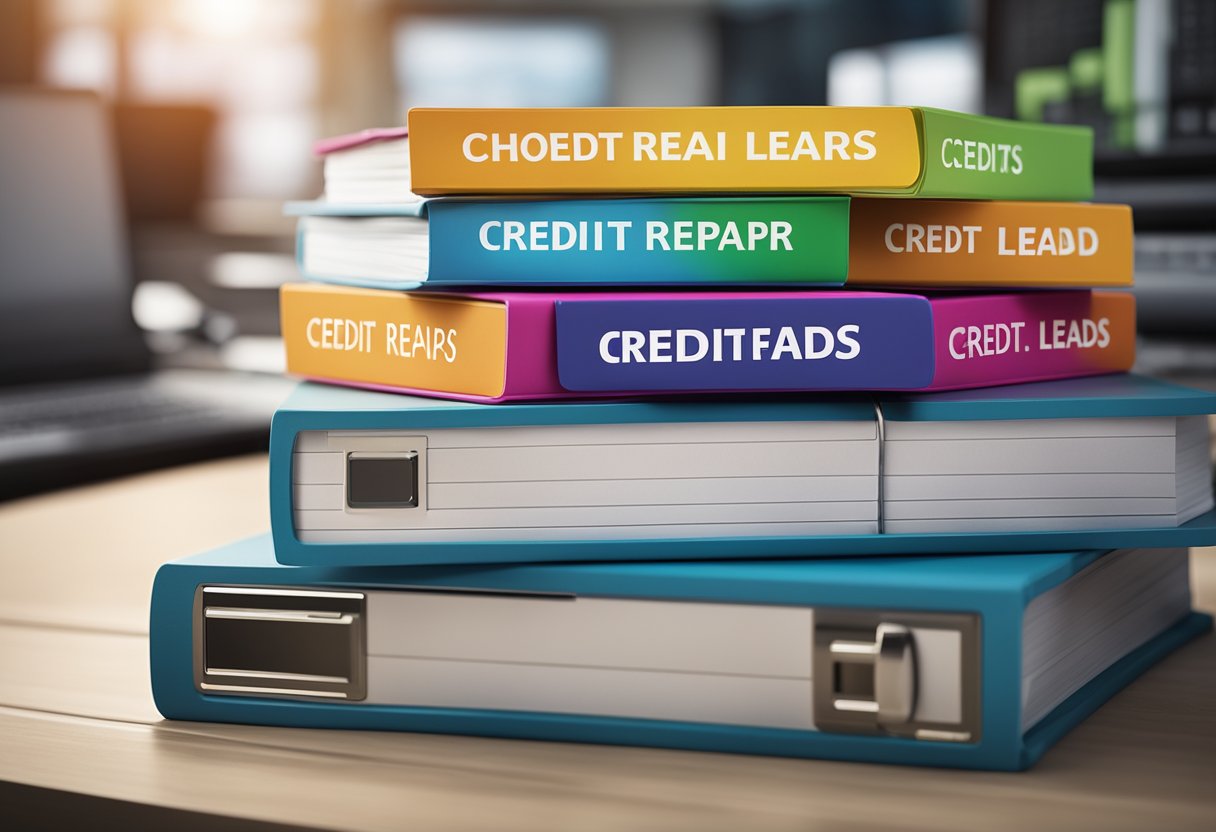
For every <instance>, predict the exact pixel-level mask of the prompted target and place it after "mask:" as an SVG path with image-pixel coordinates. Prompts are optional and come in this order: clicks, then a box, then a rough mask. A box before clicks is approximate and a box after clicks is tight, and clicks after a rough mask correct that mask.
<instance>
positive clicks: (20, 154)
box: [0, 91, 145, 383]
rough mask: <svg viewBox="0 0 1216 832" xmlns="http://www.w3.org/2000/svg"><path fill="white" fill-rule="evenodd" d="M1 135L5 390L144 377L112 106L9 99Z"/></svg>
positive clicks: (35, 96)
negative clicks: (118, 374)
mask: <svg viewBox="0 0 1216 832" xmlns="http://www.w3.org/2000/svg"><path fill="white" fill-rule="evenodd" d="M0 124H3V125H4V129H3V130H0V383H12V382H19V381H29V380H35V379H38V378H42V377H55V378H60V377H65V376H70V375H87V374H91V373H95V372H97V371H99V370H103V369H105V370H111V369H112V370H120V369H126V368H129V369H134V368H136V367H138V366H140V365H141V364H142V360H143V356H144V355H145V353H144V351H143V348H142V344H141V341H140V335H139V333H138V331H137V330H136V329H135V326H134V323H133V321H132V319H131V307H130V304H131V287H130V283H129V277H128V273H127V256H126V251H125V245H126V240H125V231H124V227H123V221H122V205H121V197H120V194H119V189H118V173H117V170H116V169H115V163H114V157H113V150H112V147H111V144H110V137H109V125H108V123H107V121H106V118H105V114H104V112H103V110H102V108H101V104H100V103H99V102H98V101H97V99H96V98H95V97H94V96H92V95H89V94H74V93H62V92H16V91H14V92H3V93H0Z"/></svg>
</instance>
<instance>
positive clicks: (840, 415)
mask: <svg viewBox="0 0 1216 832" xmlns="http://www.w3.org/2000/svg"><path fill="white" fill-rule="evenodd" d="M878 404H879V405H880V407H881V414H882V419H883V420H885V422H886V423H893V422H949V421H985V420H1011V419H1014V420H1020V419H1071V418H1103V417H1126V418H1133V417H1151V416H1168V417H1175V416H1177V417H1181V416H1189V415H1196V414H1207V413H1213V412H1216V394H1213V393H1207V392H1204V391H1200V390H1193V389H1189V388H1185V387H1180V386H1176V385H1171V384H1166V383H1164V382H1159V381H1155V380H1152V379H1148V378H1143V377H1138V376H1134V375H1115V376H1102V377H1095V378H1087V379H1076V380H1066V381H1055V382H1045V383H1039V384H1024V385H1013V386H1009V387H1003V388H990V389H982V390H967V391H958V392H950V393H936V394H917V395H893V396H884V397H883V398H882V399H881V400H880V401H879V402H878ZM876 419H877V416H876V410H875V400H873V399H870V398H868V397H841V398H831V399H828V398H815V399H801V400H800V399H793V398H790V397H780V398H776V397H775V398H771V399H767V400H763V399H758V400H754V401H739V400H737V399H736V400H732V399H725V398H723V399H718V400H713V401H695V402H694V401H687V400H684V401H681V400H670V401H644V402H563V403H559V404H551V403H539V404H518V405H511V406H508V407H504V406H485V405H478V404H471V403H464V402H452V401H443V400H438V399H434V400H432V399H418V398H410V397H402V396H396V395H391V394H381V393H372V392H366V391H356V390H349V389H344V388H336V387H328V386H323V385H314V384H303V385H301V386H300V387H299V388H298V389H297V390H296V392H295V393H294V394H293V396H292V397H291V398H289V400H288V401H287V402H286V403H285V404H284V405H283V406H282V407H281V408H280V409H279V410H278V412H277V413H276V414H275V416H274V420H273V423H272V427H271V439H270V494H271V528H272V532H273V535H274V541H275V551H276V553H277V557H278V559H279V560H280V561H281V562H283V563H285V564H293V565H344V566H352V565H422V564H442V563H513V562H538V561H585V560H680V559H695V560H705V559H715V558H772V557H808V556H842V555H913V554H947V553H967V552H1025V551H1040V552H1051V551H1061V550H1069V549H1078V548H1080V549H1110V548H1118V547H1170V546H1210V545H1216V511H1206V512H1205V513H1203V514H1201V515H1199V516H1198V517H1195V518H1193V519H1191V520H1189V521H1188V522H1186V523H1184V524H1182V525H1178V526H1170V527H1158V528H1132V527H1130V526H1129V527H1128V528H1105V529H1073V530H1064V531H1040V530H1023V531H1002V532H999V533H996V532H958V533H946V534H927V533H891V532H889V531H888V532H886V533H878V534H833V533H828V534H818V535H811V534H795V535H766V536H743V537H708V538H706V537H699V538H692V537H679V536H665V537H659V536H656V537H654V538H648V539H639V538H637V537H634V538H631V539H545V540H519V539H515V540H511V539H505V538H500V539H490V538H488V539H483V540H468V541H446V540H429V541H426V540H411V541H391V542H376V541H371V542H363V541H356V542H351V541H345V540H343V541H310V542H304V541H302V540H301V539H300V535H299V533H298V532H297V528H296V521H295V515H294V513H293V499H294V498H293V477H294V468H295V462H293V451H294V449H295V446H296V441H297V437H298V435H299V434H301V432H306V431H372V432H374V431H407V432H408V431H420V432H422V431H427V430H431V429H439V428H442V429H449V428H462V429H463V428H486V427H521V426H541V427H547V426H554V427H556V426H563V425H628V424H637V423H671V422H680V423H713V422H724V423H741V422H770V423H771V422H831V421H838V422H848V421H854V420H856V421H864V422H874V421H875V420H876Z"/></svg>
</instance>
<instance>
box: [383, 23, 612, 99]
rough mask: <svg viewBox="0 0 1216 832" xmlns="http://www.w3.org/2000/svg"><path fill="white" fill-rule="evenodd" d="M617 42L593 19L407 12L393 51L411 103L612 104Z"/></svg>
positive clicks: (396, 34) (403, 87)
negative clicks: (613, 43) (613, 51)
mask: <svg viewBox="0 0 1216 832" xmlns="http://www.w3.org/2000/svg"><path fill="white" fill-rule="evenodd" d="M610 53H611V42H610V38H609V35H608V33H607V32H606V31H605V30H604V27H603V26H602V25H601V24H599V23H597V22H595V21H590V20H587V21H582V20H563V19H553V18H533V19H522V20H521V19H515V18H485V17H481V18H471V17H454V16H453V17H439V16H436V17H409V18H406V19H405V20H403V21H402V22H401V23H400V24H399V25H398V27H397V30H396V33H395V37H394V43H393V56H394V64H395V69H396V75H397V83H398V86H399V87H400V88H401V91H402V93H403V94H404V98H405V103H406V106H407V107H594V106H598V105H605V104H608V103H610V102H609V96H610V94H611V89H610V88H611V83H610V82H611V54H610Z"/></svg>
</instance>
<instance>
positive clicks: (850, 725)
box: [812, 610, 978, 742]
mask: <svg viewBox="0 0 1216 832" xmlns="http://www.w3.org/2000/svg"><path fill="white" fill-rule="evenodd" d="M896 618H898V619H899V620H891V618H890V617H887V616H876V615H867V614H861V613H851V612H846V611H831V610H829V611H825V612H822V613H821V612H820V611H819V610H816V623H815V639H814V657H813V669H812V677H813V683H812V686H813V698H814V701H813V706H814V718H815V726H816V727H817V728H818V729H819V730H821V731H835V732H842V733H861V734H886V735H895V736H905V737H914V738H917V739H934V740H939V741H955V742H967V741H974V740H975V738H976V737H977V736H978V724H977V717H978V714H977V713H976V712H977V711H978V677H977V676H976V677H974V678H971V679H964V680H963V687H964V688H966V689H967V690H965V691H963V692H962V695H961V698H962V699H963V700H964V702H963V703H962V704H963V707H962V710H963V713H960V715H959V717H960V718H959V719H958V721H957V722H952V724H949V725H944V724H940V723H935V722H931V721H929V720H925V719H918V717H917V705H918V702H917V696H918V691H919V690H921V689H923V686H922V684H921V682H922V680H921V679H920V675H921V673H922V672H923V670H922V669H923V667H924V665H925V662H924V661H923V660H922V657H920V656H918V650H917V643H916V636H915V633H914V627H919V626H925V625H928V626H931V627H934V628H940V627H942V625H943V624H945V625H947V626H948V628H949V629H952V630H956V631H958V632H959V633H960V638H961V639H962V640H963V642H970V643H971V644H969V645H967V646H968V648H970V649H973V647H974V641H975V637H976V633H975V624H974V621H972V620H969V617H965V616H957V617H956V616H931V617H930V616H920V615H913V616H911V617H909V616H896ZM943 618H949V619H953V620H948V621H943V620H942V619H943ZM922 619H926V620H922ZM930 619H931V620H930ZM967 664H972V663H970V662H967ZM972 668H974V665H972ZM963 675H964V676H967V675H971V674H967V673H964V674H963ZM967 700H970V701H967Z"/></svg>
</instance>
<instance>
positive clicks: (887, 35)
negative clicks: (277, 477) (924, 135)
mask: <svg viewBox="0 0 1216 832" xmlns="http://www.w3.org/2000/svg"><path fill="white" fill-rule="evenodd" d="M0 84H3V85H44V86H52V87H69V88H87V89H91V90H95V91H96V92H98V93H99V94H100V95H101V96H102V97H103V99H104V100H105V101H106V102H107V104H108V107H109V111H110V113H111V115H112V121H113V127H114V135H115V137H116V141H117V153H118V157H119V163H120V170H121V182H122V185H123V190H124V194H125V203H126V214H127V219H128V225H129V229H130V239H131V254H132V257H131V264H132V271H133V275H132V278H133V280H134V281H135V282H136V290H135V292H134V301H133V312H134V317H135V320H136V322H137V323H138V324H139V326H140V327H141V328H142V329H143V330H144V331H145V332H146V334H147V338H148V341H149V344H150V345H151V347H152V349H153V351H154V352H155V353H156V354H158V355H159V356H160V357H161V359H162V360H163V361H166V362H168V363H176V364H187V365H203V366H213V367H214V366H220V367H233V368H241V369H248V370H265V371H275V370H277V369H278V368H279V367H280V365H281V351H280V348H279V346H278V343H277V341H276V336H277V310H276V289H277V287H278V285H280V284H281V283H282V282H284V281H286V280H290V279H292V277H293V275H294V264H293V262H292V249H293V239H292V231H293V229H292V223H291V222H290V221H288V220H286V219H284V218H283V217H282V215H281V204H282V202H283V201H284V200H287V199H298V198H309V197H312V196H314V195H315V194H317V193H318V192H319V188H320V181H319V172H320V171H319V165H318V164H317V162H316V160H315V159H314V158H313V156H312V154H311V145H312V143H313V142H314V141H315V140H316V139H318V138H320V137H323V136H327V135H332V134H337V133H343V132H348V131H353V130H358V129H361V128H364V127H369V126H383V125H392V124H400V123H402V121H403V119H404V114H405V111H406V109H407V108H409V107H411V106H415V105H448V106H480V105H485V106H491V105H492V106H561V105H696V104H857V105H863V104H867V105H868V104H919V105H929V106H936V107H945V108H951V109H956V110H963V111H969V112H987V113H991V114H996V115H1002V116H1016V117H1019V118H1024V119H1030V120H1036V121H1049V122H1071V123H1082V124H1088V125H1091V126H1092V127H1093V128H1094V130H1095V133H1096V136H1097V142H1098V167H1097V172H1098V176H1099V193H1098V198H1099V199H1102V200H1107V201H1125V202H1130V203H1132V204H1133V206H1134V207H1135V210H1136V221H1137V228H1138V233H1137V275H1136V279H1137V283H1138V287H1137V290H1136V291H1137V293H1138V294H1139V296H1140V303H1141V316H1140V318H1141V329H1142V333H1143V335H1144V338H1145V348H1144V350H1143V351H1142V355H1143V362H1142V369H1146V370H1148V371H1153V372H1159V373H1163V374H1171V375H1175V376H1178V375H1187V376H1190V377H1199V378H1200V380H1201V383H1202V378H1203V377H1204V376H1206V377H1208V378H1209V379H1210V378H1216V0H1069V2H1057V0H988V2H983V0H971V1H970V2H968V0H921V2H915V3H912V2H903V1H902V0H754V2H748V0H616V1H615V2H613V0H565V1H564V2H563V1H561V0H547V1H545V0H536V1H534V2H507V0H467V2H410V0H3V2H0ZM0 129H4V125H0ZM0 187H2V185H0ZM19 279H20V276H18V275H9V274H5V275H0V281H8V280H19Z"/></svg>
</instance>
